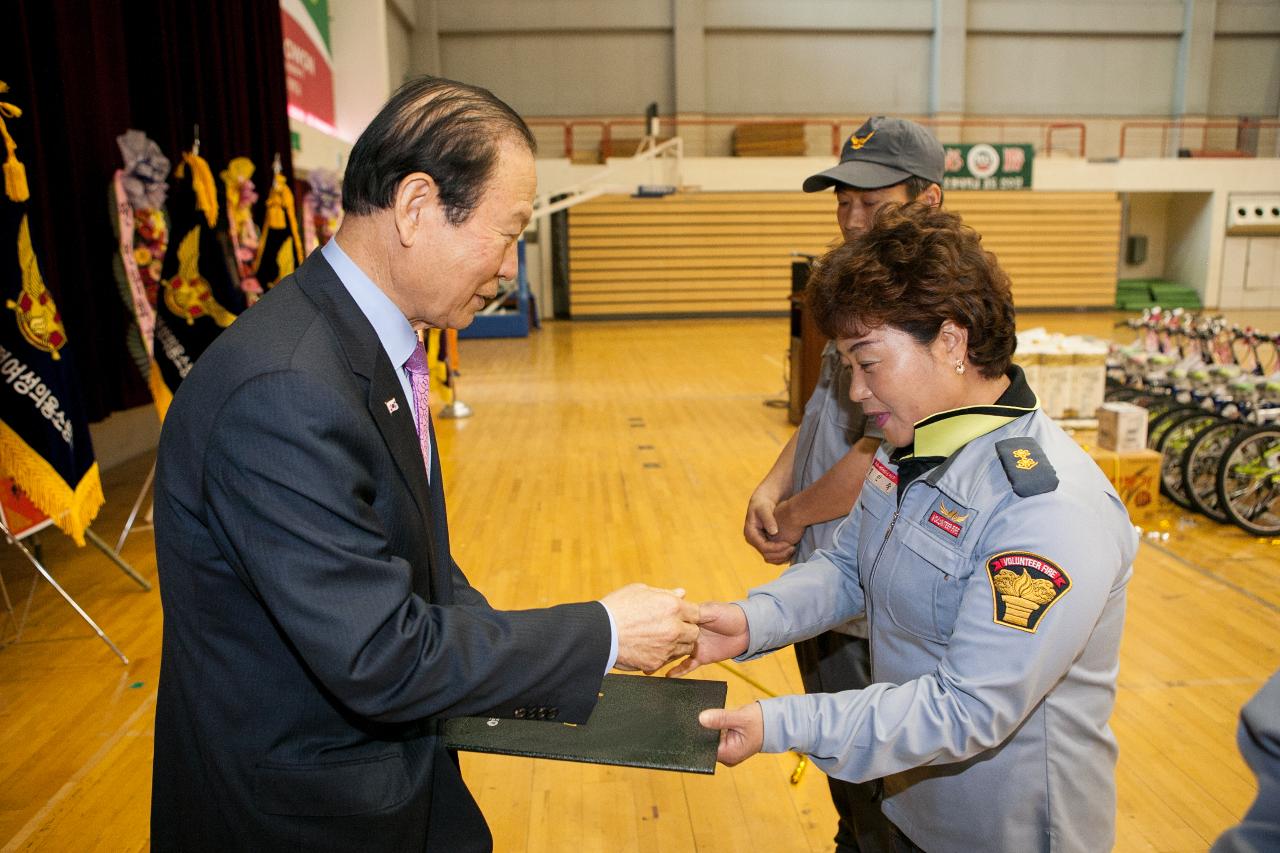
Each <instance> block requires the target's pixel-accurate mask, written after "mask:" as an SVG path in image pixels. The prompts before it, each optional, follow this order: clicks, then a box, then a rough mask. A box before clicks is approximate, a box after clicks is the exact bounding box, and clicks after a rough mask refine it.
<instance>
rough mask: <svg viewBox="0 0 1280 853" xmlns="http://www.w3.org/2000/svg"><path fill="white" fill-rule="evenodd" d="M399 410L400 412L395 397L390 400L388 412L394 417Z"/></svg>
mask: <svg viewBox="0 0 1280 853" xmlns="http://www.w3.org/2000/svg"><path fill="white" fill-rule="evenodd" d="M399 410H400V404H399V403H397V402H396V398H395V397H392V398H391V399H390V400H388V401H387V411H388V412H390V413H391V414H393V415H394V414H395V413H396V412H397V411H399Z"/></svg>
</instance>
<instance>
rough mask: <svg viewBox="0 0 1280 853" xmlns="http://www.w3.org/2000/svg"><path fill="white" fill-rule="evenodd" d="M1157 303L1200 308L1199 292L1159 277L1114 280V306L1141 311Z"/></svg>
mask: <svg viewBox="0 0 1280 853" xmlns="http://www.w3.org/2000/svg"><path fill="white" fill-rule="evenodd" d="M1153 305H1159V306H1160V307H1161V308H1182V309H1185V310H1189V311H1197V310H1199V309H1200V308H1201V304H1200V294H1198V293H1196V291H1195V289H1194V288H1190V287H1187V286H1186V285H1184V284H1179V283H1178V282H1176V281H1166V280H1164V279H1161V278H1122V279H1120V280H1119V281H1118V282H1116V307H1117V308H1119V309H1121V310H1123V311H1141V310H1142V309H1144V308H1150V307H1151V306H1153Z"/></svg>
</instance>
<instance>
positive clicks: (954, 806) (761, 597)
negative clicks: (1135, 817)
mask: <svg viewBox="0 0 1280 853" xmlns="http://www.w3.org/2000/svg"><path fill="white" fill-rule="evenodd" d="M809 299H810V307H811V310H812V311H813V313H814V316H815V318H816V319H817V320H818V322H819V325H820V326H821V327H822V329H823V331H824V332H825V333H827V334H828V335H830V336H831V337H832V338H834V339H835V340H836V344H837V346H838V348H839V350H840V353H841V355H842V357H843V358H844V359H845V360H846V361H847V362H848V363H849V364H850V365H851V366H852V368H853V381H852V385H851V387H850V395H851V396H852V398H853V399H854V400H855V401H857V402H859V403H861V404H862V407H863V410H864V411H865V412H866V414H867V416H868V418H870V419H871V420H872V421H873V422H874V423H875V424H876V426H877V427H879V428H880V429H881V430H882V431H883V433H884V436H885V444H884V445H883V446H882V447H881V449H880V450H879V451H878V452H877V454H876V458H875V460H874V462H873V464H872V467H871V470H870V471H869V472H868V474H867V479H866V482H865V484H864V486H863V489H862V493H861V496H860V497H859V500H858V503H857V505H856V506H855V507H854V509H853V511H852V512H851V513H850V515H849V517H848V518H847V519H845V521H844V522H842V524H841V526H840V528H839V529H838V530H837V532H836V534H835V538H834V541H833V544H832V546H831V548H830V550H824V551H819V552H817V553H816V554H815V555H814V556H813V557H811V558H810V559H809V560H808V561H807V562H804V563H801V564H798V565H796V566H794V567H793V568H792V569H790V570H789V571H788V572H786V573H785V574H783V575H782V576H781V577H780V578H778V579H777V580H775V581H773V582H772V583H769V584H766V585H765V586H762V587H760V588H758V589H754V590H751V592H750V594H749V597H748V598H746V599H745V600H743V601H739V602H736V603H732V604H717V603H713V604H704V605H703V606H702V616H701V620H702V623H703V624H702V631H701V636H700V638H699V641H698V645H697V648H696V650H695V653H694V655H693V656H692V657H690V658H689V659H687V660H686V661H685V662H683V663H682V664H680V665H679V666H677V667H676V668H675V669H674V670H672V674H677V675H678V674H683V673H685V672H688V671H690V670H692V669H693V668H695V667H697V666H698V665H700V664H702V663H708V662H711V661H716V660H724V659H726V658H730V657H735V658H737V659H738V660H750V659H753V658H755V657H757V656H759V655H762V654H766V653H768V652H771V651H774V650H776V649H779V648H782V647H785V646H787V645H790V644H791V643H794V642H797V641H799V640H802V639H804V638H807V637H811V636H814V635H815V634H817V633H819V632H821V631H824V630H827V629H828V628H830V627H831V626H833V625H839V624H842V623H844V622H846V621H848V620H849V619H850V618H851V617H853V616H856V615H859V614H862V613H864V612H865V614H866V616H867V618H868V623H869V632H870V640H871V666H872V679H873V682H874V683H873V684H872V685H871V686H870V687H867V688H866V689H864V690H849V691H845V692H841V693H828V694H813V695H806V696H785V697H780V698H778V699H768V700H763V701H760V702H756V703H752V704H751V705H747V706H744V707H743V708H739V709H737V710H735V711H725V710H712V711H704V712H703V716H702V723H703V725H705V726H707V727H709V728H717V729H720V730H721V731H722V732H723V734H722V739H721V746H720V760H721V761H722V762H724V763H725V764H730V765H732V764H736V763H738V762H740V761H743V760H744V759H746V758H748V757H749V756H751V755H753V754H755V753H756V752H759V751H765V752H782V751H785V750H788V749H796V750H799V751H801V752H803V753H806V754H808V755H810V756H811V757H812V758H813V760H814V762H815V763H816V764H817V765H818V766H820V767H821V768H822V769H823V770H824V771H826V772H827V773H828V774H829V775H831V776H834V777H837V778H840V779H847V780H849V781H855V782H865V781H869V780H876V779H879V780H882V786H883V802H882V807H883V811H884V814H885V816H886V817H887V818H888V819H889V820H890V821H892V822H893V824H894V826H895V827H896V832H897V843H898V846H899V847H900V849H903V850H927V851H930V853H945V851H965V852H966V853H968V851H975V850H984V851H1017V853H1030V851H1082V853H1084V851H1089V853H1092V851H1098V850H1109V849H1111V846H1112V842H1113V840H1114V834H1115V760H1116V742H1115V738H1114V737H1113V736H1112V734H1111V730H1110V728H1109V726H1108V723H1107V721H1108V718H1109V717H1110V716H1111V710H1112V707H1113V705H1114V702H1115V689H1116V673H1117V669H1118V656H1119V647H1120V632H1121V627H1122V624H1123V621H1124V602H1125V586H1126V584H1127V583H1128V580H1129V576H1130V573H1131V568H1132V562H1133V557H1134V554H1135V553H1136V550H1137V537H1136V535H1135V533H1134V530H1133V528H1132V526H1131V525H1130V523H1129V519H1128V516H1127V514H1126V513H1125V509H1124V505H1123V504H1122V503H1121V501H1120V499H1119V498H1118V497H1117V496H1116V493H1115V491H1114V490H1113V489H1112V487H1111V485H1110V484H1109V483H1108V482H1107V480H1106V478H1105V477H1103V475H1102V473H1101V471H1099V470H1098V468H1097V466H1096V465H1095V464H1094V463H1093V462H1092V460H1091V459H1090V458H1089V457H1088V456H1087V455H1086V454H1085V453H1084V452H1083V451H1082V450H1081V449H1080V448H1079V447H1078V446H1077V445H1076V444H1075V442H1074V441H1072V439H1071V438H1070V437H1068V436H1067V435H1066V434H1065V433H1064V432H1063V431H1062V430H1061V429H1060V428H1059V427H1058V426H1057V425H1056V424H1054V422H1053V421H1052V420H1051V419H1049V418H1048V417H1047V416H1045V415H1044V413H1043V412H1041V411H1040V408H1039V404H1038V402H1037V400H1036V397H1035V394H1034V393H1033V392H1032V390H1031V389H1030V388H1029V387H1027V384H1026V380H1025V378H1024V377H1023V374H1022V371H1021V370H1020V369H1019V368H1018V367H1017V366H1016V365H1013V364H1012V362H1011V360H1012V356H1013V352H1014V347H1015V344H1016V337H1015V334H1014V312H1013V300H1012V297H1011V295H1010V289H1009V279H1008V276H1007V275H1005V273H1004V272H1003V270H1001V269H1000V266H999V264H998V263H997V261H996V258H995V256H994V255H992V254H990V253H989V252H986V251H984V250H983V249H982V246H981V243H980V238H979V237H978V235H977V233H976V232H974V231H973V230H972V229H971V228H969V227H967V226H965V225H963V224H962V222H961V221H960V218H959V217H958V216H956V215H954V214H951V213H946V212H943V211H940V210H936V209H926V208H921V207H918V206H914V205H912V206H908V207H905V208H893V209H888V210H885V211H882V212H881V213H880V214H879V215H878V216H877V217H876V222H875V224H874V226H873V227H872V228H871V230H870V231H868V232H867V233H866V234H865V235H863V236H861V237H858V238H856V239H854V240H851V241H850V242H848V243H846V244H845V245H844V246H842V247H840V248H838V249H836V250H834V251H832V252H831V253H829V254H828V255H827V256H826V257H824V258H823V259H822V261H821V262H820V264H819V267H818V269H817V270H816V272H815V273H814V277H813V279H812V280H811V281H810V285H809Z"/></svg>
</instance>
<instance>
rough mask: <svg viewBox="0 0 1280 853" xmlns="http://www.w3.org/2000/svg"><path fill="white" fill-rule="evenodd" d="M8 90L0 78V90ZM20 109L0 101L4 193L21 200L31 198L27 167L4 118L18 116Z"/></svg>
mask: <svg viewBox="0 0 1280 853" xmlns="http://www.w3.org/2000/svg"><path fill="white" fill-rule="evenodd" d="M7 91H9V86H8V84H6V83H5V82H4V81H3V80H0V92H7ZM21 115H22V110H21V109H19V108H18V106H17V105H16V104H10V103H8V102H5V101H0V138H3V139H4V147H5V149H6V150H7V152H8V155H7V156H6V158H5V161H4V166H3V170H4V194H5V195H6V196H8V197H9V200H10V201H17V202H22V201H26V200H27V199H29V198H31V187H30V186H28V184H27V167H26V166H24V165H22V161H21V160H19V159H18V143H16V142H14V141H13V137H12V136H10V135H9V128H8V127H6V126H5V123H4V120H5V119H6V118H18V117H20V116H21Z"/></svg>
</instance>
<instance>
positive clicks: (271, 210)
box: [253, 172, 302, 290]
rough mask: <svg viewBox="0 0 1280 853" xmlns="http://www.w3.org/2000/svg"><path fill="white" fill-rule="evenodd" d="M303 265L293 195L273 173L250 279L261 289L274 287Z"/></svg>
mask: <svg viewBox="0 0 1280 853" xmlns="http://www.w3.org/2000/svg"><path fill="white" fill-rule="evenodd" d="M301 263H302V240H301V238H300V237H299V236H298V213H297V211H296V210H295V209H294V205H293V193H292V192H291V191H290V190H289V182H288V181H286V180H285V177H284V175H282V174H280V173H279V172H276V174H275V177H274V178H272V179H271V192H270V194H269V195H268V196H267V217H266V222H265V224H264V227H263V229H262V242H260V243H259V244H258V257H257V260H256V263H255V265H254V270H253V277H254V278H256V279H257V280H258V284H260V285H261V286H262V288H263V290H270V289H271V288H273V287H275V286H276V284H277V283H278V282H279V281H280V279H282V278H284V277H285V276H287V275H290V274H291V273H293V271H294V270H295V269H297V268H298V265H299V264H301Z"/></svg>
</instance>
